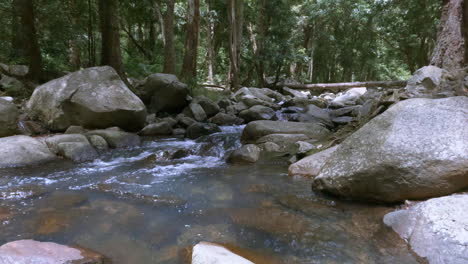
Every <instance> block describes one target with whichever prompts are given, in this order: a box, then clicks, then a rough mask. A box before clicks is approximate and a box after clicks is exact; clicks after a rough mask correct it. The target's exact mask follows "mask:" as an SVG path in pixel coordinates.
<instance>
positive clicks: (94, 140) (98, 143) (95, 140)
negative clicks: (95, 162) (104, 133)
mask: <svg viewBox="0 0 468 264" xmlns="http://www.w3.org/2000/svg"><path fill="white" fill-rule="evenodd" d="M87 137H88V140H89V143H90V144H91V146H93V147H94V148H96V149H97V150H107V149H108V148H109V145H108V144H107V141H106V140H105V139H104V138H103V137H101V136H98V135H88V136H87Z"/></svg>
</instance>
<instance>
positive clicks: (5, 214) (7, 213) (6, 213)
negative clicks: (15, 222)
mask: <svg viewBox="0 0 468 264" xmlns="http://www.w3.org/2000/svg"><path fill="white" fill-rule="evenodd" d="M12 216H13V212H12V211H11V209H10V208H8V207H3V206H0V224H2V222H3V221H6V220H8V219H10V218H11V217H12Z"/></svg>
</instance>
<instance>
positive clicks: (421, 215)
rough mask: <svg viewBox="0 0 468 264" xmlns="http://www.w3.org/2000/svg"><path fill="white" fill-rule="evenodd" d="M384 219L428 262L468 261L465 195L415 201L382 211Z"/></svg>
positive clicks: (453, 263) (458, 263) (467, 198)
mask: <svg viewBox="0 0 468 264" xmlns="http://www.w3.org/2000/svg"><path fill="white" fill-rule="evenodd" d="M384 222H385V224H386V225H388V226H390V227H392V228H393V230H395V232H397V233H398V234H399V235H400V236H401V238H403V239H404V240H405V241H407V242H408V243H409V244H410V245H411V248H412V249H413V251H414V252H416V254H418V255H419V256H421V257H423V258H425V259H427V260H428V262H429V263H430V264H445V263H450V264H465V263H468V254H467V251H468V247H467V245H468V195H467V194H463V195H452V196H447V197H442V198H435V199H430V200H427V201H425V202H421V203H417V204H415V205H412V206H410V207H409V208H407V209H402V210H398V211H395V212H392V213H389V214H387V215H385V217H384Z"/></svg>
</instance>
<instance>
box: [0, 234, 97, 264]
mask: <svg viewBox="0 0 468 264" xmlns="http://www.w3.org/2000/svg"><path fill="white" fill-rule="evenodd" d="M103 262H104V257H103V256H102V255H100V254H97V253H95V252H92V251H90V250H85V249H81V248H72V247H69V246H64V245H59V244H57V243H53V242H39V241H34V240H18V241H13V242H10V243H7V244H4V245H3V246H1V247H0V263H2V264H9V263H15V264H36V263H37V264H45V263H47V264H68V263H83V264H84V263H86V264H101V263H103Z"/></svg>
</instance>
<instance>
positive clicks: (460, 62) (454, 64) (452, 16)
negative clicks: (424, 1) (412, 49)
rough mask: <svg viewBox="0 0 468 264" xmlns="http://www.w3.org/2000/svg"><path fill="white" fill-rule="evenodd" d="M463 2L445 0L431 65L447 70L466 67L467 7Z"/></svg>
mask: <svg viewBox="0 0 468 264" xmlns="http://www.w3.org/2000/svg"><path fill="white" fill-rule="evenodd" d="M463 2H464V1H463V0H444V1H443V4H444V6H443V10H442V17H441V20H440V24H439V32H438V33H437V43H436V46H435V48H434V52H433V54H432V59H431V65H435V66H437V67H440V68H444V69H446V70H449V71H451V70H455V69H459V68H463V67H464V66H465V65H466V60H465V58H466V56H467V55H466V49H467V47H466V38H467V36H466V30H467V29H466V26H467V24H465V25H464V22H465V21H466V20H467V18H466V13H467V11H466V5H464V4H463Z"/></svg>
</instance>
